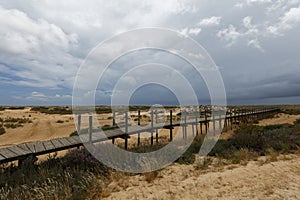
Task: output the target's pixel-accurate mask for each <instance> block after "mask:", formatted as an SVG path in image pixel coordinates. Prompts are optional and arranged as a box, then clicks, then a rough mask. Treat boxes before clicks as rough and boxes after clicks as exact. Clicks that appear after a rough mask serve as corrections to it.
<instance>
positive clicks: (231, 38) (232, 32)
mask: <svg viewBox="0 0 300 200" xmlns="http://www.w3.org/2000/svg"><path fill="white" fill-rule="evenodd" d="M217 36H218V37H219V38H222V39H224V40H225V41H228V42H229V44H228V46H231V45H233V44H234V43H235V42H236V41H237V39H238V38H239V37H240V36H241V33H239V32H238V31H237V30H236V27H235V26H234V25H232V24H230V25H229V26H228V28H225V29H222V30H220V31H219V32H218V33H217Z"/></svg>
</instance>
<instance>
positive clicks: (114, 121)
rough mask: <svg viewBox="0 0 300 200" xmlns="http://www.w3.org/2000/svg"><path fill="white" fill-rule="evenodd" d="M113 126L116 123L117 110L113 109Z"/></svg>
mask: <svg viewBox="0 0 300 200" xmlns="http://www.w3.org/2000/svg"><path fill="white" fill-rule="evenodd" d="M112 125H113V126H115V125H116V111H113V123H112Z"/></svg>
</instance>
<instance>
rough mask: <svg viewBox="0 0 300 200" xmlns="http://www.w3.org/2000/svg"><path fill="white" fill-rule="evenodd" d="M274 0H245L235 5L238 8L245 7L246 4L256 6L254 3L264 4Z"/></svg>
mask: <svg viewBox="0 0 300 200" xmlns="http://www.w3.org/2000/svg"><path fill="white" fill-rule="evenodd" d="M271 2H272V0H246V1H245V0H243V1H240V2H238V3H236V4H235V7H237V8H244V7H246V6H254V5H262V4H267V3H271Z"/></svg>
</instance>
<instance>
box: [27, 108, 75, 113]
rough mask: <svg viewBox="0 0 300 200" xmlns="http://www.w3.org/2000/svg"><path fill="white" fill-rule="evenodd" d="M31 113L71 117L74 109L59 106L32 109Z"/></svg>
mask: <svg viewBox="0 0 300 200" xmlns="http://www.w3.org/2000/svg"><path fill="white" fill-rule="evenodd" d="M31 111H35V112H40V113H44V114H59V115H69V114H72V109H71V108H70V107H68V106H64V107H63V106H57V107H45V106H36V107H32V108H31Z"/></svg>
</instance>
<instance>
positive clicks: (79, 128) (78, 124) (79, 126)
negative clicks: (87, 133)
mask: <svg viewBox="0 0 300 200" xmlns="http://www.w3.org/2000/svg"><path fill="white" fill-rule="evenodd" d="M77 120H78V121H77V133H78V135H80V131H81V115H78V119H77Z"/></svg>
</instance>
